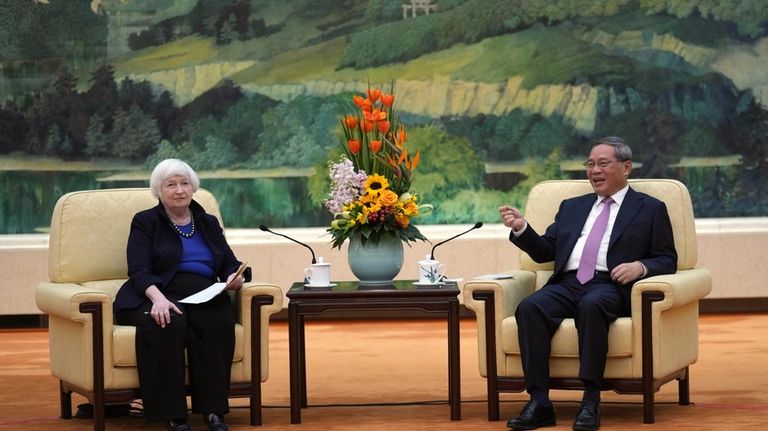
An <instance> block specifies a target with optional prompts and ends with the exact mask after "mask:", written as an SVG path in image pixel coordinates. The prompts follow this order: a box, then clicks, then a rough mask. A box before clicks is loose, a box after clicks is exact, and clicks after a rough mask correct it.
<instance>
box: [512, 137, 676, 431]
mask: <svg viewBox="0 0 768 431" xmlns="http://www.w3.org/2000/svg"><path fill="white" fill-rule="evenodd" d="M584 165H585V167H586V168H587V178H588V179H589V181H590V183H591V185H592V188H593V189H594V193H590V194H587V195H584V196H579V197H575V198H571V199H566V200H564V201H563V202H562V203H561V204H560V208H559V210H558V213H557V215H556V216H555V221H554V223H552V225H550V226H549V227H548V228H547V230H546V232H545V233H544V235H539V234H538V233H536V232H535V231H534V229H533V228H532V227H531V226H529V225H528V223H527V222H526V220H525V219H524V218H523V216H522V214H521V213H520V211H519V210H518V209H516V208H512V207H510V206H502V207H500V208H499V214H501V217H502V219H503V221H504V225H505V226H507V227H509V228H511V229H512V231H511V232H510V241H512V242H513V243H514V244H515V245H517V246H518V247H519V248H520V249H521V250H522V251H524V252H526V253H528V255H529V256H530V257H531V258H532V259H533V260H534V261H536V262H549V261H554V273H553V275H552V277H551V278H550V279H549V280H548V281H547V284H546V285H545V286H544V287H542V288H541V289H539V290H538V291H536V292H535V293H534V294H532V295H530V296H528V297H527V298H525V299H524V300H523V301H522V302H521V303H520V305H519V306H518V308H517V311H516V312H515V318H516V319H517V325H518V339H519V342H520V353H521V359H522V366H523V372H524V373H525V381H526V386H527V391H528V393H529V394H530V401H529V402H528V403H527V404H526V405H525V407H524V408H523V410H522V411H521V413H520V416H518V417H515V418H513V419H510V420H509V421H508V422H507V426H508V427H510V428H513V429H516V430H530V429H536V428H538V427H543V426H553V425H555V423H556V420H555V411H554V407H553V406H552V403H551V402H550V400H549V355H550V349H551V342H550V341H551V339H552V336H553V335H554V333H555V331H557V328H558V327H559V326H560V323H561V322H562V320H563V319H564V318H571V317H572V318H574V320H575V323H576V328H577V330H578V336H579V361H580V366H579V378H580V379H581V381H582V382H583V383H584V395H583V398H582V402H581V407H580V408H579V412H578V414H577V416H576V419H575V421H574V423H573V429H574V430H596V429H598V428H599V427H600V413H599V405H600V389H601V385H602V381H603V373H604V371H605V362H606V355H607V353H608V327H609V325H610V324H611V323H612V322H613V321H614V320H616V318H618V317H620V316H629V315H630V291H631V289H632V284H633V283H634V282H635V281H636V280H638V279H641V278H644V277H649V276H652V275H658V274H669V273H674V272H675V271H676V269H677V252H676V251H675V243H674V238H673V236H672V226H671V223H670V221H669V214H668V213H667V207H666V205H664V203H663V202H661V201H659V200H658V199H655V198H653V197H651V196H648V195H646V194H643V193H639V192H636V191H634V190H633V189H632V188H631V187H629V185H628V181H627V179H628V177H629V174H630V172H631V171H632V150H631V149H630V148H629V146H627V145H626V144H624V141H623V140H622V139H621V138H617V137H608V138H603V139H601V140H600V141H598V142H597V143H595V144H594V145H593V147H592V149H591V151H590V153H589V159H588V160H587V162H585V163H584ZM593 227H594V232H592V231H593Z"/></svg>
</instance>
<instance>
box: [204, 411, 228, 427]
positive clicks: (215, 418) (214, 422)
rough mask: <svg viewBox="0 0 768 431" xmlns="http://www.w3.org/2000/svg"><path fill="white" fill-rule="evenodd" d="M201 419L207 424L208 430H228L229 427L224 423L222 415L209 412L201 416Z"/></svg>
mask: <svg viewBox="0 0 768 431" xmlns="http://www.w3.org/2000/svg"><path fill="white" fill-rule="evenodd" d="M203 421H205V424H206V425H207V426H208V431H228V430H229V427H227V424H226V423H224V416H222V415H217V414H216V413H209V414H207V415H205V416H203Z"/></svg>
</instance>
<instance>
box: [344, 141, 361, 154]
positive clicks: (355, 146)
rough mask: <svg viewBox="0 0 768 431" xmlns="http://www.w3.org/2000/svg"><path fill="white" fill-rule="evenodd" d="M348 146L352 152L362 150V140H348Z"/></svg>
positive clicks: (355, 152)
mask: <svg viewBox="0 0 768 431" xmlns="http://www.w3.org/2000/svg"><path fill="white" fill-rule="evenodd" d="M347 146H348V147H349V152H350V153H352V154H357V153H359V152H360V141H358V140H357V139H350V140H349V141H347Z"/></svg>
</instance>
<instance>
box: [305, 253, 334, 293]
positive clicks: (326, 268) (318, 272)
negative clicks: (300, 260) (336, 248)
mask: <svg viewBox="0 0 768 431" xmlns="http://www.w3.org/2000/svg"><path fill="white" fill-rule="evenodd" d="M304 275H305V276H306V278H307V282H308V283H309V284H311V285H312V286H328V285H330V284H331V264H330V263H327V262H323V258H322V257H321V258H319V259H318V261H317V263H313V264H312V266H310V267H308V268H304Z"/></svg>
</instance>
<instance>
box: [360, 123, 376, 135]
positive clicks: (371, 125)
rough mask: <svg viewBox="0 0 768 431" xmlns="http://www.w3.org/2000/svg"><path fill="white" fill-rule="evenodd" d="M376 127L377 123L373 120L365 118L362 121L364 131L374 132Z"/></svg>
mask: <svg viewBox="0 0 768 431" xmlns="http://www.w3.org/2000/svg"><path fill="white" fill-rule="evenodd" d="M374 127H376V123H375V122H373V121H368V120H364V121H363V123H362V128H363V132H364V133H368V132H372V131H373V128H374Z"/></svg>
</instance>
